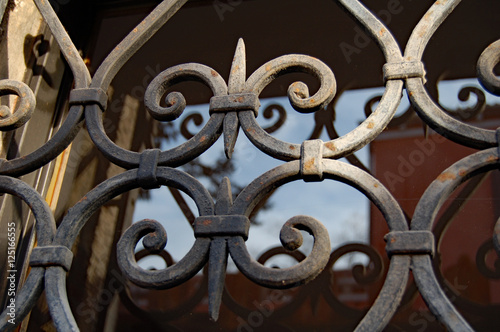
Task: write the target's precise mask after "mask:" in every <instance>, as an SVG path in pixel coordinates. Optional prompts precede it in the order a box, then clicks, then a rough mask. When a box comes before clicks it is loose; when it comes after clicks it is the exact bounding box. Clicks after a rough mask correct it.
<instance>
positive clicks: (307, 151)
mask: <svg viewBox="0 0 500 332" xmlns="http://www.w3.org/2000/svg"><path fill="white" fill-rule="evenodd" d="M323 145H324V144H323V141H322V140H320V139H315V140H307V141H304V142H303V143H302V146H301V148H300V149H301V151H300V174H301V175H302V177H303V179H304V181H306V182H312V181H322V180H323Z"/></svg>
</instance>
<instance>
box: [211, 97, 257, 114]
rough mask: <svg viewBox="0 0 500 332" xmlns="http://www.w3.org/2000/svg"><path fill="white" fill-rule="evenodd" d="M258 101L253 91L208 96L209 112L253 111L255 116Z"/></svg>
mask: <svg viewBox="0 0 500 332" xmlns="http://www.w3.org/2000/svg"><path fill="white" fill-rule="evenodd" d="M259 107H260V101H259V98H258V96H257V95H256V94H254V93H235V94H230V95H226V96H214V97H212V98H210V114H212V113H214V112H215V113H218V112H222V113H227V112H234V111H249V110H251V111H253V112H254V113H255V117H257V115H258V114H259Z"/></svg>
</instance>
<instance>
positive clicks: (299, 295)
mask: <svg viewBox="0 0 500 332" xmlns="http://www.w3.org/2000/svg"><path fill="white" fill-rule="evenodd" d="M278 255H287V256H289V257H292V258H294V259H295V260H296V261H297V262H301V261H303V260H304V259H305V258H306V256H305V255H304V254H303V253H302V252H301V251H300V250H294V251H289V250H286V249H285V248H283V247H274V248H271V249H269V250H267V251H266V252H264V253H263V254H262V255H260V257H259V258H258V259H257V262H258V263H260V264H262V265H264V264H265V263H266V262H267V261H268V260H269V259H271V258H272V257H274V256H278ZM315 280H317V279H315ZM313 283H314V281H313V282H311V283H309V284H308V285H311V284H313ZM305 287H307V285H306V286H305ZM272 292H279V293H274V294H272V295H270V296H269V297H266V298H263V299H262V301H261V302H260V303H258V305H259V306H265V305H266V304H269V301H271V304H270V305H272V313H271V314H272V318H273V319H280V318H282V317H288V316H290V315H291V314H292V313H293V312H295V310H296V309H298V308H299V307H300V306H301V305H302V304H303V303H304V301H305V300H306V299H307V298H308V297H309V293H308V292H307V289H304V288H299V289H298V290H297V292H295V293H294V294H293V299H292V300H291V301H288V302H286V303H284V304H282V303H276V302H281V300H280V299H281V298H282V297H284V296H285V294H286V295H290V294H291V290H273V291H272ZM284 292H286V293H284ZM222 301H223V303H224V304H225V306H226V307H227V308H229V310H231V311H232V312H234V313H235V314H237V315H238V316H240V317H248V316H249V315H250V314H251V313H252V312H253V311H255V310H256V308H249V307H246V306H244V305H242V304H240V303H238V301H237V300H236V299H235V298H234V297H233V296H232V295H231V292H230V290H229V289H228V287H227V286H226V287H224V294H223V295H222ZM254 303H255V302H254Z"/></svg>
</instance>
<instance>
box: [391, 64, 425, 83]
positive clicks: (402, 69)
mask: <svg viewBox="0 0 500 332" xmlns="http://www.w3.org/2000/svg"><path fill="white" fill-rule="evenodd" d="M383 72H384V81H388V80H400V79H407V78H415V77H419V78H421V79H422V80H423V81H424V83H425V74H426V72H425V67H424V64H423V63H422V61H404V62H396V63H386V64H385V65H384V67H383Z"/></svg>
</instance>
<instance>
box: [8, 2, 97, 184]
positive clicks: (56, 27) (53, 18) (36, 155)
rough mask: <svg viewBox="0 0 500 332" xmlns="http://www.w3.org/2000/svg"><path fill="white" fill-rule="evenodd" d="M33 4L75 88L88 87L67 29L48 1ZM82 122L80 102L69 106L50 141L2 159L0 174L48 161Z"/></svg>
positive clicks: (26, 169) (14, 173)
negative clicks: (58, 49)
mask: <svg viewBox="0 0 500 332" xmlns="http://www.w3.org/2000/svg"><path fill="white" fill-rule="evenodd" d="M35 4H36V6H37V7H38V10H39V11H40V13H41V14H42V16H43V18H44V20H45V22H47V25H48V26H49V28H50V30H51V32H52V34H53V35H54V37H55V39H56V42H57V43H58V44H59V47H60V49H61V52H62V53H63V56H64V57H65V59H66V61H67V62H68V64H69V66H70V68H71V71H72V73H73V77H74V80H75V89H85V88H88V86H89V84H90V80H91V79H90V74H89V71H88V69H87V67H86V66H85V63H84V62H83V59H82V58H81V57H80V55H79V53H78V50H77V49H76V47H75V46H74V45H73V43H72V42H71V39H70V38H69V36H68V34H67V32H66V30H65V29H64V27H63V26H62V24H61V22H60V21H59V19H58V18H57V15H56V14H55V13H54V10H53V9H52V7H51V5H50V3H49V2H48V1H41V0H35ZM70 104H71V101H70ZM33 107H34V104H33ZM82 121H83V106H82V105H79V104H74V105H72V106H71V107H70V110H69V114H68V115H67V117H66V119H65V120H64V123H63V124H62V126H61V127H60V128H59V130H58V131H57V132H56V133H55V134H54V136H52V137H51V138H50V140H49V141H47V142H46V143H45V144H44V145H42V146H41V147H39V148H38V149H37V150H35V151H33V152H31V153H30V154H28V155H26V156H22V157H19V158H15V159H12V160H1V161H0V174H2V175H10V176H20V175H24V174H27V173H30V172H32V171H34V170H36V169H38V168H40V167H42V166H44V165H45V164H47V163H49V162H50V161H52V160H53V159H54V158H56V157H57V156H58V155H59V154H60V153H61V152H62V151H64V150H65V149H66V148H67V147H68V146H69V144H70V143H71V142H72V141H73V139H74V138H75V137H76V135H77V134H78V132H79V131H80V128H81V123H82Z"/></svg>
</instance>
